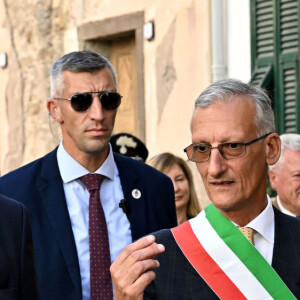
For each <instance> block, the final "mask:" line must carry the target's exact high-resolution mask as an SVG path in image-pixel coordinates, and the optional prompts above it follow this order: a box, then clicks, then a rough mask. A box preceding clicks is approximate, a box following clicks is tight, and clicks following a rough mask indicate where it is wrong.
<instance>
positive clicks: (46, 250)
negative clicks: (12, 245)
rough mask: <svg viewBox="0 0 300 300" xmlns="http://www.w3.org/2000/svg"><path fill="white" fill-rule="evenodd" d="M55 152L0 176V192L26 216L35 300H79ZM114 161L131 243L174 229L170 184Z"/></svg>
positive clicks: (140, 166)
mask: <svg viewBox="0 0 300 300" xmlns="http://www.w3.org/2000/svg"><path fill="white" fill-rule="evenodd" d="M56 152H57V149H55V150H54V151H52V152H50V153H49V154H48V155H46V156H45V157H43V158H40V159H38V160H36V161H34V162H32V163H30V164H28V165H26V166H24V167H22V168H20V169H17V170H15V171H13V172H10V173H9V174H7V175H5V176H3V177H1V178H0V193H3V194H5V195H8V196H10V197H12V198H14V199H16V200H17V201H20V202H22V203H23V204H24V205H25V206H26V207H27V209H28V211H29V214H30V220H31V225H32V231H33V241H34V248H35V257H36V267H37V275H38V282H39V290H40V294H41V298H42V299H43V300H46V299H49V300H53V299H55V300H68V299H69V300H77V299H81V298H82V290H81V278H80V270H79V263H78V257H77V251H76V246H75V241H74V236H73V232H72V227H71V222H70V217H69V213H68V209H67V205H66V200H65V195H64V190H63V184H62V179H61V176H60V173H59V169H58V164H57V158H56ZM115 161H116V164H117V167H118V170H119V174H120V179H121V185H122V189H123V193H124V196H125V199H126V200H127V202H128V204H129V213H128V219H129V222H130V225H131V231H132V238H133V240H136V239H138V238H140V237H142V236H144V235H146V234H148V233H150V232H153V231H157V230H160V229H163V228H171V227H173V226H176V223H177V220H176V210H175V200H174V190H173V185H172V183H171V180H170V179H169V178H168V177H166V176H165V175H163V174H162V173H160V172H158V171H156V170H155V169H153V168H151V167H149V166H147V165H146V164H144V163H141V162H138V161H135V160H133V159H131V158H127V157H124V156H120V155H117V154H116V155H115ZM16 186H17V187H16ZM133 189H139V190H140V191H141V198H139V199H134V198H133V197H132V195H131V193H132V190H133ZM120 200H121V199H120Z"/></svg>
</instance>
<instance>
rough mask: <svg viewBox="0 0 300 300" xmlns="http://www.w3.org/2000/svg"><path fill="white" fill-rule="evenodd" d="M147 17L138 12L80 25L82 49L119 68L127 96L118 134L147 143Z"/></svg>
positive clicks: (122, 91) (118, 119)
mask: <svg viewBox="0 0 300 300" xmlns="http://www.w3.org/2000/svg"><path fill="white" fill-rule="evenodd" d="M143 24H144V14H143V13H135V14H131V15H126V16H120V17H115V18H111V19H106V20H103V21H94V22H91V23H87V24H84V25H81V26H79V28H78V35H79V39H80V41H79V42H80V48H81V49H85V50H91V51H94V52H97V53H100V54H102V55H104V56H105V57H107V58H108V59H109V60H110V61H111V63H112V64H113V66H114V67H115V69H116V73H117V80H118V91H119V93H120V94H121V95H122V96H123V98H122V104H121V106H120V108H119V110H118V113H117V117H116V122H115V127H114V134H116V133H120V132H126V133H130V134H133V135H135V136H137V137H139V138H140V139H141V140H143V141H145V111H144V79H143V69H144V64H143V51H142V48H143V37H142V30H143Z"/></svg>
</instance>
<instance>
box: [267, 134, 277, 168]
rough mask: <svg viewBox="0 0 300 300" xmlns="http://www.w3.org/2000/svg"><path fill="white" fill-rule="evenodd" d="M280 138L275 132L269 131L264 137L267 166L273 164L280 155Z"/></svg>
mask: <svg viewBox="0 0 300 300" xmlns="http://www.w3.org/2000/svg"><path fill="white" fill-rule="evenodd" d="M280 152H281V140H280V137H279V135H278V134H277V133H271V134H270V135H269V136H268V137H266V157H267V164H268V165H269V166H271V165H274V164H275V163H276V162H277V160H278V159H279V157H280Z"/></svg>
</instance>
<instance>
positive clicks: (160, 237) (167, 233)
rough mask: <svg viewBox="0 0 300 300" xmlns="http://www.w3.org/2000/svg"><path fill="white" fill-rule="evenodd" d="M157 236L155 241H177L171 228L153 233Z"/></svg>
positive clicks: (164, 242) (167, 242) (166, 242)
mask: <svg viewBox="0 0 300 300" xmlns="http://www.w3.org/2000/svg"><path fill="white" fill-rule="evenodd" d="M151 234H152V235H154V236H155V241H156V242H157V243H161V244H163V245H165V244H169V243H172V242H174V241H175V239H174V236H173V234H172V231H171V229H162V230H158V231H156V232H153V233H151Z"/></svg>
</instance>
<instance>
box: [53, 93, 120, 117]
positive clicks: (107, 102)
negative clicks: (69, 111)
mask: <svg viewBox="0 0 300 300" xmlns="http://www.w3.org/2000/svg"><path fill="white" fill-rule="evenodd" d="M94 97H98V98H99V100H100V102H101V105H102V107H103V108H104V109H105V110H116V109H117V108H118V107H119V106H120V104H121V98H122V96H121V95H120V94H119V93H117V92H112V91H101V92H86V93H78V94H74V95H72V96H71V98H69V99H68V98H53V99H57V100H69V101H71V106H72V108H73V109H74V110H75V111H77V112H87V111H88V110H89V109H90V107H91V106H92V104H93V98H94Z"/></svg>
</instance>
